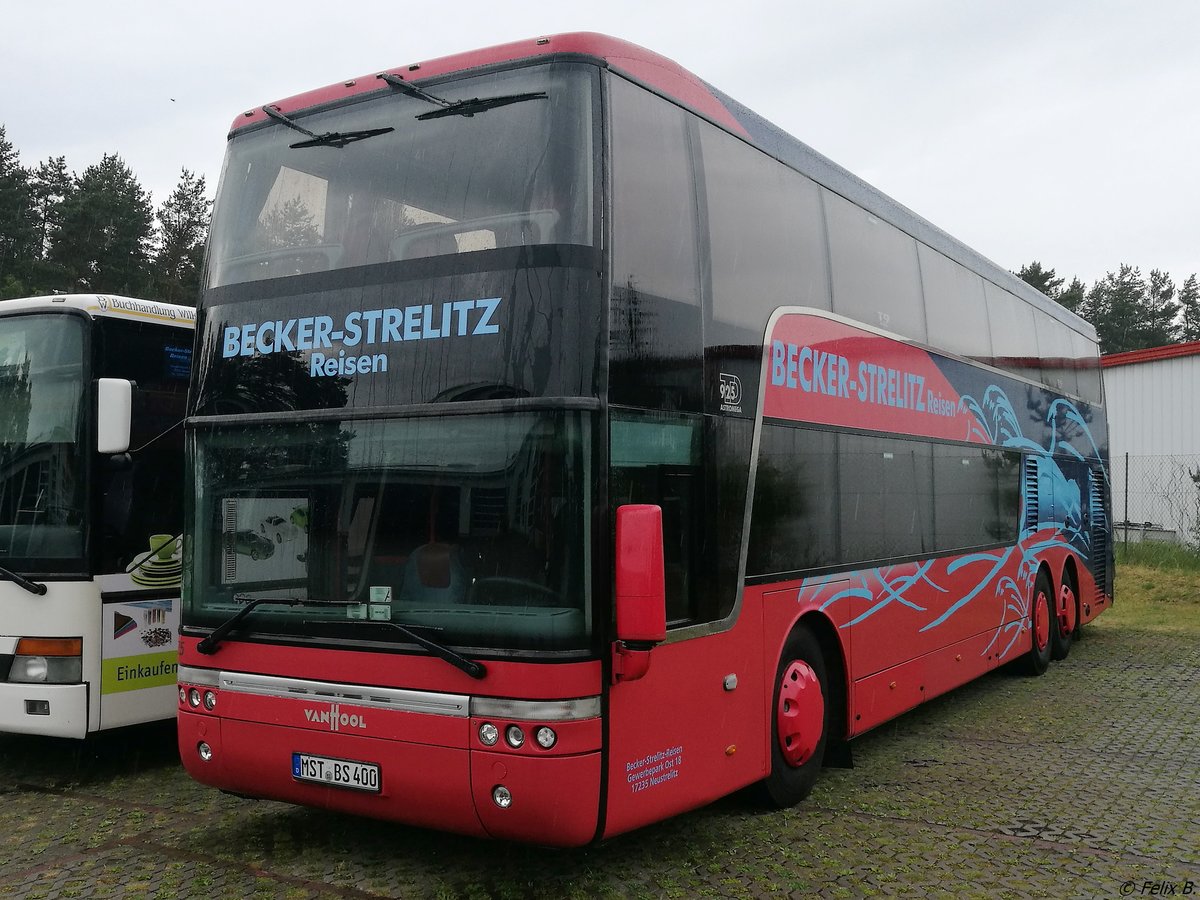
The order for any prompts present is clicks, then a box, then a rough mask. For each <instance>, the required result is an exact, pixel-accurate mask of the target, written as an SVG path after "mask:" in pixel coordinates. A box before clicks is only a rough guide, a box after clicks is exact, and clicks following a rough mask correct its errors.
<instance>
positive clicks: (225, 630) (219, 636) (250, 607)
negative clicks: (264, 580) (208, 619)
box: [196, 597, 359, 656]
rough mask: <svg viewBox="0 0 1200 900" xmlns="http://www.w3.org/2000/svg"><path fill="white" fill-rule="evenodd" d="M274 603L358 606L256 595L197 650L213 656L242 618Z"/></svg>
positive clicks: (332, 601)
mask: <svg viewBox="0 0 1200 900" xmlns="http://www.w3.org/2000/svg"><path fill="white" fill-rule="evenodd" d="M267 603H270V604H274V605H275V606H358V605H359V604H358V602H357V601H351V600H308V599H306V598H304V597H255V598H253V599H252V600H251V601H250V602H249V603H247V604H246V605H245V606H243V607H242V608H241V609H239V610H238V611H237V612H235V613H234V614H233V615H232V616H230V617H229V618H228V619H226V620H225V621H224V622H222V623H221V624H220V625H218V626H217V627H216V628H214V629H213V630H212V633H211V634H209V636H208V637H206V638H205V639H204V640H202V641H201V642H200V643H198V644H197V645H196V651H197V652H198V653H203V654H204V655H205V656H211V655H212V654H214V653H216V652H217V648H218V647H220V645H221V641H223V640H225V636H226V635H227V634H229V632H231V631H233V629H235V628H237V627H238V625H239V624H240V623H241V621H242V619H244V618H246V616H248V615H250V613H252V612H254V610H256V609H257V608H258V607H260V606H263V605H264V604H267Z"/></svg>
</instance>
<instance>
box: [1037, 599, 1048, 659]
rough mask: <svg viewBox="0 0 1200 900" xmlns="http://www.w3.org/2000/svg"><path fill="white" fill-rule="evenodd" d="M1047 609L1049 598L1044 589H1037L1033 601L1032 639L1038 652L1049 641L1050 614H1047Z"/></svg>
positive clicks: (1043, 648) (1044, 647)
mask: <svg viewBox="0 0 1200 900" xmlns="http://www.w3.org/2000/svg"><path fill="white" fill-rule="evenodd" d="M1049 609H1050V598H1049V597H1047V596H1046V594H1045V592H1044V591H1038V593H1037V597H1036V598H1035V599H1034V601H1033V640H1034V643H1036V644H1037V648H1038V652H1039V653H1040V652H1041V651H1042V650H1045V649H1046V644H1047V643H1048V642H1049V641H1050V616H1049V615H1048V614H1047V613H1048V611H1049Z"/></svg>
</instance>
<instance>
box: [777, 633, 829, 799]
mask: <svg viewBox="0 0 1200 900" xmlns="http://www.w3.org/2000/svg"><path fill="white" fill-rule="evenodd" d="M828 685H829V680H828V678H827V675H826V670H825V657H824V656H823V655H822V653H821V647H820V645H819V644H818V643H817V639H816V637H814V636H813V634H812V632H811V631H809V630H808V629H806V628H798V629H796V631H794V632H792V634H791V636H790V637H789V638H788V640H787V643H786V644H784V647H783V653H782V654H780V657H779V665H778V667H777V668H776V670H775V685H774V693H773V695H772V700H773V702H772V704H771V773H770V774H769V775H768V776H767V777H766V779H764V780H763V782H762V784H761V788H762V793H763V795H764V799H765V800H766V801H767V802H768V803H769V804H770V805H772V806H775V807H777V808H780V809H782V808H784V807H788V806H794V805H795V804H797V803H799V802H800V801H801V800H803V799H804V798H805V797H807V796H808V794H809V792H810V791H811V790H812V788H813V785H814V784H816V781H817V776H818V775H820V773H821V761H822V758H823V757H824V755H825V744H826V741H827V740H828V738H829V723H830V717H831V712H832V709H831V705H830V703H829V687H828Z"/></svg>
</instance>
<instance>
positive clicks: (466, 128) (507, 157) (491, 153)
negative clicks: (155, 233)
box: [208, 63, 596, 287]
mask: <svg viewBox="0 0 1200 900" xmlns="http://www.w3.org/2000/svg"><path fill="white" fill-rule="evenodd" d="M595 80H596V74H595V70H594V68H592V67H586V66H578V65H566V64H561V63H557V64H549V65H539V66H533V67H528V68H523V69H517V70H514V71H508V72H501V73H492V74H488V75H480V76H475V77H471V78H464V79H459V80H456V81H453V82H447V83H444V84H439V85H436V86H434V87H429V90H430V91H431V92H433V93H436V95H437V97H438V98H440V99H444V100H446V101H448V102H455V101H469V100H472V99H475V98H480V99H481V100H485V99H486V98H488V97H507V98H512V97H520V98H521V100H522V102H507V103H504V104H487V103H480V104H473V105H469V104H463V105H462V106H461V107H460V110H461V111H460V112H459V113H458V114H444V115H435V116H432V117H431V116H430V115H429V114H430V113H431V111H433V112H436V111H438V110H442V109H443V107H440V106H437V105H436V104H432V103H431V102H430V101H429V100H425V99H421V98H419V97H415V96H410V95H409V94H407V93H404V92H401V91H400V90H396V89H393V88H387V86H386V84H385V82H383V81H380V82H379V84H380V87H381V88H384V89H386V90H387V91H388V93H384V94H379V95H375V96H374V97H373V98H372V99H369V100H366V101H363V102H357V103H353V104H351V105H347V106H343V107H339V108H335V109H331V110H325V111H323V112H318V113H315V114H312V115H300V116H297V117H295V118H294V119H289V120H288V121H287V122H284V121H276V122H274V123H273V124H272V125H271V126H269V127H265V128H259V129H255V130H252V131H250V132H248V133H246V134H239V135H236V136H235V137H234V138H233V139H232V140H231V142H230V145H229V152H228V155H227V157H226V161H225V170H224V173H223V175H222V179H221V188H220V191H219V192H218V197H217V202H216V206H215V208H214V218H213V226H212V238H211V243H210V248H209V269H208V286H209V287H218V286H220V285H225V284H236V283H241V282H247V281H256V280H259V279H264V278H277V277H283V276H288V275H298V274H304V273H308V272H317V271H325V270H330V269H343V268H348V267H352V266H359V265H366V264H372V263H384V262H392V261H399V260H408V259H417V258H422V257H429V256H441V255H445V254H454V253H465V252H469V251H474V250H486V249H491V248H497V247H513V246H522V245H529V244H551V243H555V244H580V245H590V244H591V243H592V213H593V210H592V198H593V190H592V184H593V180H592V163H593V159H592V153H593V151H592V128H593V125H592V109H593V104H592V99H591V98H592V95H593V93H594V91H595V87H594V83H595ZM542 94H544V95H545V96H542ZM526 95H528V96H526ZM272 112H274V110H272ZM272 118H274V119H276V120H278V119H280V116H279V115H278V114H275V115H274V116H272ZM297 127H299V128H302V129H303V130H305V131H307V132H311V133H314V134H317V135H324V136H326V137H327V138H329V139H328V140H324V141H322V140H317V141H315V142H314V141H304V140H302V138H303V137H304V135H303V134H300V133H298V132H297V130H296V128H297ZM348 134H358V135H363V134H366V135H369V136H370V139H369V140H368V139H356V140H354V141H353V142H352V143H348V144H342V143H340V141H339V140H338V138H339V137H340V136H344V135H348ZM330 136H332V137H330ZM331 140H332V143H331V142H330V141H331Z"/></svg>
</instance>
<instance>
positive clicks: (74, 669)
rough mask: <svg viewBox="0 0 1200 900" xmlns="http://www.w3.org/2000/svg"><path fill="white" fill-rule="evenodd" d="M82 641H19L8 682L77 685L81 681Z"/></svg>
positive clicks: (74, 639)
mask: <svg viewBox="0 0 1200 900" xmlns="http://www.w3.org/2000/svg"><path fill="white" fill-rule="evenodd" d="M82 654H83V641H81V640H80V639H79V638H21V639H20V640H19V641H17V648H16V655H15V656H14V657H13V662H12V667H11V668H10V669H9V670H8V680H9V681H13V682H20V683H22V684H78V683H79V682H81V681H83V655H82Z"/></svg>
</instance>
